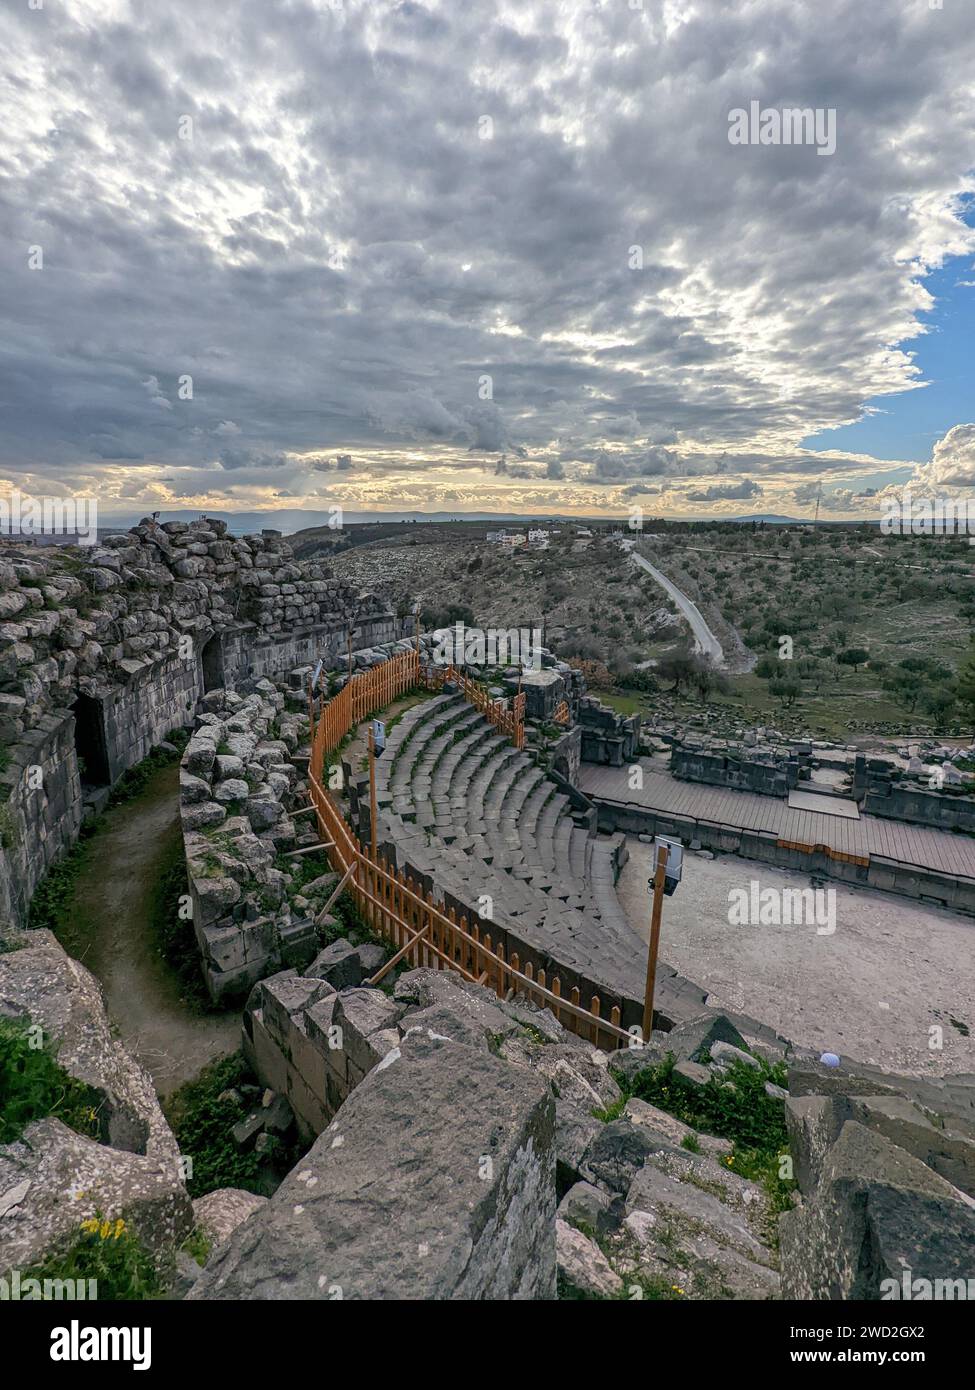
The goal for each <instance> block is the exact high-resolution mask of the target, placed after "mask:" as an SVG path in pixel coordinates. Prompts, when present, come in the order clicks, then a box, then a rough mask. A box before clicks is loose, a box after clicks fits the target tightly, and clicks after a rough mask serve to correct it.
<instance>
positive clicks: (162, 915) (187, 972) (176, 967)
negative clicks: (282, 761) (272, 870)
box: [149, 825, 216, 1013]
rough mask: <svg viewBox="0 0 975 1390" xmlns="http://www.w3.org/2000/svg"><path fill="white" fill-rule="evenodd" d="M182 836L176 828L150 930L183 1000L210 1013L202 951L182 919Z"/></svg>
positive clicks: (184, 892) (186, 886) (184, 883)
mask: <svg viewBox="0 0 975 1390" xmlns="http://www.w3.org/2000/svg"><path fill="white" fill-rule="evenodd" d="M189 891H190V887H189V882H188V880H187V876H186V859H185V856H184V853H183V837H182V835H181V834H180V830H179V826H178V825H174V826H173V828H172V831H171V832H170V834H169V837H168V843H167V845H166V847H165V850H164V854H163V858H162V862H161V864H160V866H159V878H158V880H157V883H156V888H155V892H154V895H153V900H152V907H151V912H150V919H149V931H150V933H151V935H152V938H153V940H154V942H155V944H156V949H157V950H158V951H159V954H160V955H161V956H162V958H163V960H164V961H165V962H166V964H167V965H168V966H169V968H170V970H172V972H173V974H174V975H175V976H176V977H177V979H178V980H179V983H180V989H181V991H182V995H183V999H184V1000H185V1001H186V1002H188V1003H191V1004H193V1005H194V1006H196V1007H197V1008H199V1009H200V1010H201V1011H202V1012H206V1013H209V1012H211V1011H213V1010H214V1009H215V1008H216V1006H215V1005H214V1004H213V1002H212V1000H211V999H210V995H209V994H208V992H207V988H206V985H205V984H204V982H203V975H202V972H201V970H200V949H199V946H198V945H197V941H196V933H195V932H194V930H193V923H192V921H191V920H189V919H184V918H183V917H181V916H180V909H181V906H182V904H181V902H180V899H181V898H184V897H186V896H188V895H189Z"/></svg>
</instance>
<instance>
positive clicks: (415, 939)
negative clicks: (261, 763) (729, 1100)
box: [308, 651, 632, 1048]
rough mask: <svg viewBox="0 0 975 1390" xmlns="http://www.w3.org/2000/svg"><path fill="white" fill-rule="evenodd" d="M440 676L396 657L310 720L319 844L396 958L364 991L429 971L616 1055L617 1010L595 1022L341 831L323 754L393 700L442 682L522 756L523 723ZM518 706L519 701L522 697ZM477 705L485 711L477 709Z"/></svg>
mask: <svg viewBox="0 0 975 1390" xmlns="http://www.w3.org/2000/svg"><path fill="white" fill-rule="evenodd" d="M440 671H442V674H440V673H439V672H438V670H437V668H434V670H433V673H431V672H429V671H427V672H425V671H423V669H422V668H421V664H420V659H419V655H418V653H417V652H416V651H409V652H403V653H402V654H401V655H399V656H395V657H392V658H391V659H390V660H389V661H387V662H384V663H383V665H381V666H376V667H374V668H373V669H372V670H371V671H367V672H363V673H362V674H361V675H358V676H353V677H352V679H351V680H350V681H349V682H348V683H347V684H346V685H345V687H344V688H343V689H342V690H341V691H340V693H339V694H338V695H337V696H336V697H335V698H334V699H333V700H330V701H328V703H327V704H325V705H324V706H323V707H322V710H321V713H320V714H319V716H318V718H317V720H314V719H313V736H312V746H311V759H310V762H309V770H308V776H309V787H310V794H311V801H312V805H313V806H314V807H315V812H316V819H317V822H318V830H319V834H320V836H321V838H322V840H323V842H324V845H325V850H326V853H327V855H328V857H329V862H330V863H331V865H332V868H333V869H334V870H336V871H337V872H338V873H339V874H341V875H342V876H343V877H345V876H348V880H347V891H348V892H349V893H351V895H352V897H353V899H354V900H355V903H356V905H357V907H358V909H359V911H360V913H361V914H362V916H363V918H364V920H365V921H366V923H367V924H368V926H369V929H370V930H371V931H372V932H374V933H375V934H376V936H378V937H380V938H381V939H382V940H384V941H386V942H387V943H388V944H389V945H390V946H391V947H392V948H393V956H392V958H391V959H390V960H388V961H387V962H386V964H385V965H384V966H383V967H382V969H381V970H379V971H378V972H377V973H376V974H375V975H373V976H372V977H371V979H370V981H369V983H370V984H375V983H377V982H378V981H379V980H380V979H381V978H382V977H383V976H384V975H385V974H386V973H387V972H388V971H389V970H390V969H392V968H393V966H394V965H398V964H399V963H400V962H401V961H403V960H406V961H408V962H409V964H410V965H411V966H412V967H414V968H415V967H418V966H430V967H432V968H433V969H435V970H454V971H456V972H457V973H458V974H459V975H461V976H462V977H463V978H464V979H466V980H474V981H476V982H477V983H479V984H484V985H487V986H488V987H489V988H491V989H493V990H494V991H495V993H496V994H498V995H499V996H500V997H502V998H503V997H504V996H505V995H506V994H507V993H508V992H509V990H513V989H514V990H520V991H522V992H523V993H524V994H525V995H527V996H528V997H529V998H530V999H532V1000H534V1001H535V1002H536V1003H538V1004H539V1005H541V1006H543V1007H546V1006H547V1007H548V1008H550V1009H551V1010H552V1012H553V1013H554V1014H555V1016H556V1018H557V1019H559V1021H560V1022H561V1023H562V1024H563V1026H564V1027H566V1028H568V1029H569V1030H570V1031H571V1032H574V1033H578V1034H580V1035H581V1036H583V1037H586V1038H589V1040H590V1041H591V1042H592V1043H593V1044H595V1045H596V1046H603V1047H608V1048H616V1047H619V1046H620V1044H621V1043H629V1042H631V1041H632V1036H631V1034H630V1033H628V1032H627V1031H626V1030H625V1029H624V1028H622V1027H621V1026H620V1009H619V1006H618V1005H614V1006H613V1007H612V1008H611V1010H610V1012H609V1017H608V1018H603V1017H602V1004H601V1001H600V999H599V996H598V995H595V994H594V995H592V997H591V998H590V1000H589V1002H588V1006H586V1005H585V1004H584V1003H583V1001H582V998H581V992H580V989H579V987H578V986H574V987H572V988H570V989H568V990H567V991H563V987H562V981H561V979H560V977H559V976H558V975H554V976H551V977H549V976H548V975H547V973H546V971H545V970H543V969H540V968H539V969H536V968H535V966H534V965H533V963H532V962H531V961H530V960H526V961H524V962H522V961H521V959H520V955H519V953H518V952H511V953H510V954H508V956H507V958H506V953H505V947H504V943H503V941H502V940H501V939H500V938H499V935H498V928H497V926H496V925H495V924H492V923H491V922H490V921H485V920H484V919H482V918H480V917H479V916H478V915H477V914H476V913H475V912H473V911H469V912H467V913H464V912H461V913H460V914H458V912H457V911H456V910H455V909H454V908H450V909H448V910H446V911H445V910H444V909H443V908H441V907H439V906H437V904H436V903H435V902H434V900H433V895H432V893H430V892H429V891H426V892H424V890H423V888H422V885H420V884H418V883H417V882H415V880H414V879H413V877H412V876H411V875H409V874H407V873H405V872H404V871H403V870H402V869H399V870H395V869H392V868H390V867H389V865H387V864H386V863H384V862H383V860H382V857H381V855H379V854H377V855H376V856H373V854H372V851H371V849H369V848H368V847H365V846H363V844H362V843H361V842H360V840H359V838H358V836H357V835H356V834H355V833H354V832H353V831H352V829H351V828H350V827H349V825H348V824H347V822H346V820H345V817H344V816H343V814H342V811H341V809H340V807H339V805H338V803H337V802H336V801H335V800H334V799H333V797H332V796H331V795H330V793H329V792H328V791H327V790H326V787H325V782H326V778H325V768H326V766H327V761H326V760H327V758H328V756H329V754H330V753H332V752H334V750H335V749H336V748H337V747H338V745H339V744H340V743H341V742H342V740H343V739H344V738H345V736H346V734H348V733H350V732H351V731H352V729H354V728H355V726H356V725H357V724H358V723H359V722H360V721H361V720H362V719H364V718H366V716H367V715H370V714H374V713H376V711H378V710H380V709H383V708H385V706H386V705H388V704H390V703H391V702H392V701H393V700H395V699H397V698H398V697H399V696H400V695H403V694H405V693H406V692H407V691H408V690H410V689H413V688H415V687H416V686H417V685H426V686H429V687H432V688H434V689H438V688H440V687H442V686H443V684H444V679H445V678H448V677H449V679H450V680H452V681H454V682H456V684H457V685H458V687H459V688H460V689H461V690H462V692H463V694H464V695H465V697H466V698H467V699H469V700H470V702H471V703H472V704H473V705H475V707H476V708H478V709H480V710H481V711H482V712H483V713H484V715H485V717H486V718H488V719H491V722H492V724H494V725H495V727H496V728H498V729H499V730H500V731H502V732H505V733H509V736H511V737H512V739H513V741H515V740H516V738H517V737H520V739H521V741H520V742H516V746H517V747H521V746H522V743H523V740H524V725H523V721H518V720H516V719H515V718H514V717H513V713H512V712H508V711H503V710H502V711H501V712H502V713H504V714H511V715H512V718H511V730H513V731H514V732H511V731H510V730H509V728H508V727H506V726H505V722H504V721H503V720H500V719H498V718H492V717H491V713H490V710H491V709H492V708H495V709H497V708H498V707H497V706H496V705H495V702H493V701H491V700H490V699H488V698H487V696H486V695H485V693H484V691H483V690H482V689H481V687H480V686H479V685H477V683H476V682H474V681H470V680H468V679H467V677H465V676H462V675H460V674H459V673H458V672H456V671H455V670H453V668H447V670H443V668H440ZM520 698H521V700H522V701H523V700H524V696H521V697H520ZM482 701H483V703H482Z"/></svg>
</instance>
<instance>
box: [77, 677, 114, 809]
mask: <svg viewBox="0 0 975 1390" xmlns="http://www.w3.org/2000/svg"><path fill="white" fill-rule="evenodd" d="M71 711H72V713H73V714H74V747H75V753H76V754H77V756H78V770H79V772H80V774H81V785H82V786H83V787H107V786H108V785H109V783H110V782H111V780H112V778H111V773H110V770H109V766H108V746H107V744H106V741H105V718H104V712H103V710H102V705H101V701H100V700H95V699H93V698H92V696H91V695H79V696H78V698H77V700H75V702H74V704H73V705H72V706H71Z"/></svg>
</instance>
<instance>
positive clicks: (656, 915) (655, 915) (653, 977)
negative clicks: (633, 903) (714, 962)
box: [643, 845, 667, 1043]
mask: <svg viewBox="0 0 975 1390" xmlns="http://www.w3.org/2000/svg"><path fill="white" fill-rule="evenodd" d="M666 867H667V847H666V845H661V846H660V847H659V849H658V850H657V872H656V873H655V874H654V879H653V910H652V912H651V914H650V949H649V950H648V952H647V989H646V994H645V995H644V998H643V1041H644V1042H645V1043H647V1042H649V1041H650V1034H651V1032H652V1031H653V993H654V989H655V987H656V981H657V951H658V950H659V948H660V914H661V911H662V909H663V905H664V873H665V870H666Z"/></svg>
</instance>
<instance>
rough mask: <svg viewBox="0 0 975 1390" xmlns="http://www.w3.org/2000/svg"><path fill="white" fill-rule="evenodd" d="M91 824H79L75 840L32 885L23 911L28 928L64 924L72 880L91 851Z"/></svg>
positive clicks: (92, 828) (72, 885) (71, 889)
mask: <svg viewBox="0 0 975 1390" xmlns="http://www.w3.org/2000/svg"><path fill="white" fill-rule="evenodd" d="M95 828H96V826H95V824H89V825H86V826H82V829H81V834H80V836H79V838H78V840H77V842H76V843H75V844H74V845H72V846H71V848H70V849H69V850H68V852H67V853H66V854H63V855H62V856H61V858H60V859H59V860H58V861H57V862H56V863H55V864H52V865H51V867H50V868H49V869H48V871H47V873H46V874H45V875H44V877H43V878H42V879H41V881H40V883H39V884H38V885H37V887H36V888H35V889H34V895H33V897H32V898H31V900H30V908H29V910H28V915H27V926H28V929H29V930H31V931H33V930H34V929H35V928H37V927H46V928H47V929H48V930H49V931H53V932H57V931H58V930H59V929H60V928H61V927H62V926H64V924H65V920H66V918H67V915H68V909H69V908H70V906H71V902H72V900H73V898H74V890H75V883H76V881H77V878H78V875H79V873H80V872H81V870H82V868H83V867H84V865H85V863H86V861H87V858H88V855H89V854H90V852H91V843H90V841H91V837H92V835H93V834H94V833H95Z"/></svg>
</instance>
